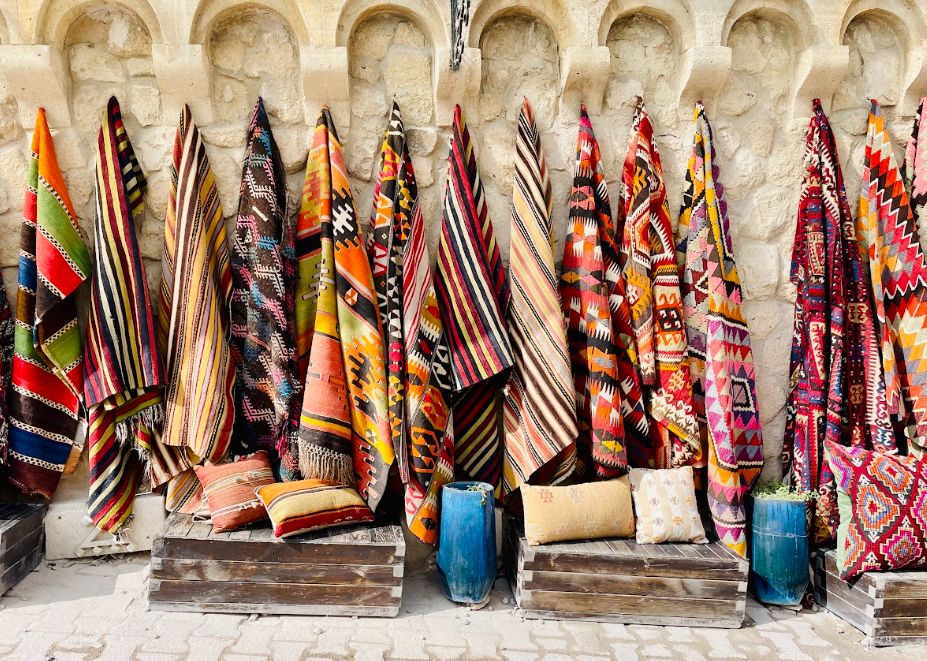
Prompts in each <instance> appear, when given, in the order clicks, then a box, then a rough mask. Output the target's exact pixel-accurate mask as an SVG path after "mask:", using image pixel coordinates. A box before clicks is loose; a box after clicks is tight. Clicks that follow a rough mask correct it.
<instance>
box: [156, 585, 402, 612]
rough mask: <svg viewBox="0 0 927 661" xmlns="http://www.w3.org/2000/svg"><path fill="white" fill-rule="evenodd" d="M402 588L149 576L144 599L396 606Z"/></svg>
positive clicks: (195, 601)
mask: <svg viewBox="0 0 927 661" xmlns="http://www.w3.org/2000/svg"><path fill="white" fill-rule="evenodd" d="M401 596H402V588H398V587H376V586H373V587H367V586H355V585H305V584H296V583H234V582H228V581H222V582H214V581H165V580H158V579H150V580H149V591H148V600H149V602H155V601H168V602H190V603H197V604H210V603H217V604H235V603H256V604H261V603H266V604H274V605H304V604H314V605H317V606H338V605H342V606H384V607H385V606H398V605H399V604H400V601H401Z"/></svg>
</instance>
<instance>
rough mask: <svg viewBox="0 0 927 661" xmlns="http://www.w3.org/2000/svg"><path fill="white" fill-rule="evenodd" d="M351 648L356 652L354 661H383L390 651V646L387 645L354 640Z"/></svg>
mask: <svg viewBox="0 0 927 661" xmlns="http://www.w3.org/2000/svg"><path fill="white" fill-rule="evenodd" d="M350 647H351V649H352V650H354V661H383V659H384V657H385V656H386V653H387V652H388V651H389V645H387V644H386V643H368V642H364V641H354V640H352V641H351V643H350Z"/></svg>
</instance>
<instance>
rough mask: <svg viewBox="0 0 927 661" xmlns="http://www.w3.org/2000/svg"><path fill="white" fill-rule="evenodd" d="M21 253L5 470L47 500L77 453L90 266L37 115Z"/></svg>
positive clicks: (42, 118) (42, 114) (50, 145)
mask: <svg viewBox="0 0 927 661" xmlns="http://www.w3.org/2000/svg"><path fill="white" fill-rule="evenodd" d="M19 248H20V249H19V291H18V293H17V299H16V330H15V346H16V348H15V353H14V356H13V366H12V378H11V388H10V393H9V399H8V400H7V403H8V406H9V410H8V415H9V448H8V451H7V456H6V462H7V469H8V476H9V480H10V482H11V483H13V484H15V485H16V486H17V487H19V488H20V489H22V490H23V491H25V492H26V493H38V494H41V495H43V496H45V497H46V498H51V497H52V495H53V494H54V493H55V490H56V489H57V488H58V481H59V480H60V479H61V473H62V472H63V471H64V469H65V465H66V464H67V463H68V458H69V457H71V454H72V452H74V453H76V454H79V452H80V450H81V448H80V447H76V446H74V438H75V434H76V433H77V428H78V418H79V416H80V408H81V398H82V396H83V391H84V376H83V371H82V354H83V351H82V347H81V338H80V330H79V329H78V327H77V306H76V303H75V298H76V297H75V294H74V292H75V290H76V289H77V288H78V286H80V284H81V283H82V282H83V281H84V280H86V279H87V278H88V277H89V275H90V269H91V261H90V254H89V253H88V251H87V247H86V246H85V245H84V242H83V240H82V239H81V236H80V232H79V230H78V228H77V218H76V216H75V215H74V207H73V206H72V205H71V198H70V197H69V196H68V191H67V189H66V188H65V186H64V180H63V179H62V177H61V171H60V170H59V169H58V160H57V158H56V157H55V146H54V143H53V142H52V137H51V132H50V131H49V130H48V123H47V122H46V120H45V111H44V110H43V109H41V108H40V109H39V112H38V115H37V116H36V118H35V132H34V133H33V134H32V155H31V159H30V162H29V173H28V179H27V181H26V197H25V203H24V205H23V224H22V229H21V230H20V242H19ZM4 339H5V340H9V338H8V337H5V338H4ZM5 346H9V345H8V344H7V345H5ZM0 455H2V452H0ZM0 459H2V456H0Z"/></svg>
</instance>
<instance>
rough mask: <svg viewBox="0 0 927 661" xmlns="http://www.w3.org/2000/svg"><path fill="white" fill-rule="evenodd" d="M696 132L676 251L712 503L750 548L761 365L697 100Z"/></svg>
mask: <svg viewBox="0 0 927 661" xmlns="http://www.w3.org/2000/svg"><path fill="white" fill-rule="evenodd" d="M694 123H695V140H694V145H693V148H692V156H690V158H689V168H688V171H687V173H686V189H685V192H684V194H683V202H682V210H681V211H680V214H679V229H678V232H679V234H678V243H677V251H678V255H679V264H680V270H681V272H682V293H683V296H684V303H685V330H686V335H687V339H688V350H687V355H686V358H687V360H688V362H689V365H690V369H691V372H692V377H693V390H694V392H695V405H696V413H697V415H698V417H699V418H700V419H703V420H705V421H706V422H707V436H708V485H707V486H708V505H709V508H710V510H711V518H712V520H713V521H714V524H715V530H716V532H717V533H718V537H719V538H720V540H721V542H722V543H723V544H725V545H727V546H728V547H730V548H731V549H732V550H734V551H735V552H736V553H738V554H740V556H742V557H746V554H747V514H746V510H745V502H744V499H745V497H746V495H747V493H748V492H749V491H750V489H751V488H752V487H753V484H754V483H755V482H756V480H757V478H758V477H759V476H760V471H761V470H762V469H763V438H762V433H761V429H760V416H759V413H758V411H757V400H756V370H755V368H754V365H753V351H752V349H751V347H750V331H749V330H748V329H747V321H746V319H745V318H744V314H743V292H742V290H741V287H740V278H739V276H738V274H737V264H736V263H735V261H734V252H733V245H732V243H731V228H730V223H729V221H728V217H727V203H726V202H725V201H724V189H723V187H722V186H721V182H720V181H718V177H719V175H720V170H719V168H718V165H717V160H716V158H715V148H714V143H713V142H712V135H711V126H710V125H709V124H708V118H707V117H706V116H705V107H704V106H703V105H702V104H701V102H699V103H697V104H696V106H695V118H694Z"/></svg>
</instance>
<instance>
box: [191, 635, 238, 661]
mask: <svg viewBox="0 0 927 661" xmlns="http://www.w3.org/2000/svg"><path fill="white" fill-rule="evenodd" d="M234 642H235V639H234V638H217V637H215V636H191V637H190V638H189V643H190V655H189V657H188V658H189V659H190V661H193V659H196V661H219V659H221V658H222V655H223V654H224V653H225V650H227V649H228V648H229V647H231V646H232V645H233V644H234Z"/></svg>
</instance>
